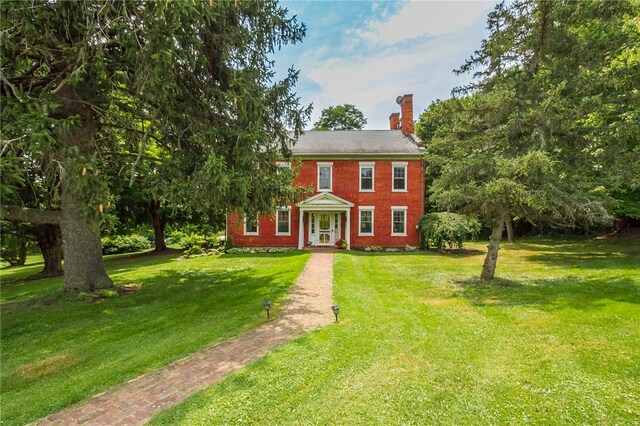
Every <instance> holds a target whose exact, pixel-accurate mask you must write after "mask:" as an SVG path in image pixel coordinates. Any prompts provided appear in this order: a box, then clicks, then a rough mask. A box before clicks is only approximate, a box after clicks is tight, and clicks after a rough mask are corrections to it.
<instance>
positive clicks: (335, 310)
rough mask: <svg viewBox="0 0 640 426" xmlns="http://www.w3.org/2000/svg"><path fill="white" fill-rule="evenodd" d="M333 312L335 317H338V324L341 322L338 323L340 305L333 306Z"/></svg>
mask: <svg viewBox="0 0 640 426" xmlns="http://www.w3.org/2000/svg"><path fill="white" fill-rule="evenodd" d="M331 310H332V311H333V315H335V316H336V322H340V321H338V312H340V306H338V305H333V306H332V307H331Z"/></svg>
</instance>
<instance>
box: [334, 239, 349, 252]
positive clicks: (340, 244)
mask: <svg viewBox="0 0 640 426" xmlns="http://www.w3.org/2000/svg"><path fill="white" fill-rule="evenodd" d="M336 248H339V249H343V250H346V249H348V248H349V243H348V242H347V240H345V239H341V240H338V241H337V242H336Z"/></svg>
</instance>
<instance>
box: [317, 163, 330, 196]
mask: <svg viewBox="0 0 640 426" xmlns="http://www.w3.org/2000/svg"><path fill="white" fill-rule="evenodd" d="M332 185H333V163H318V191H331V190H332Z"/></svg>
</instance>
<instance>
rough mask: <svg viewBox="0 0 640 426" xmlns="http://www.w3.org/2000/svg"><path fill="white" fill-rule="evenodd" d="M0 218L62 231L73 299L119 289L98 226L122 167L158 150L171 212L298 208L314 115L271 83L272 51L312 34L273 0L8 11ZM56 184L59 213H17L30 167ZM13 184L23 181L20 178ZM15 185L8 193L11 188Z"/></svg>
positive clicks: (24, 6)
mask: <svg viewBox="0 0 640 426" xmlns="http://www.w3.org/2000/svg"><path fill="white" fill-rule="evenodd" d="M0 11H1V20H0V24H1V26H2V34H3V36H2V40H1V48H2V57H3V60H2V82H1V83H2V84H1V86H0V89H1V94H2V105H3V108H2V116H1V117H0V118H1V122H2V135H1V136H2V145H3V146H2V162H1V164H2V173H3V200H2V217H3V218H4V219H9V220H14V221H26V222H31V223H41V224H43V223H44V224H59V225H60V227H61V230H62V236H63V239H64V245H65V277H64V285H63V288H64V289H65V290H82V291H90V290H94V289H98V288H105V287H110V286H112V285H113V283H112V281H111V279H110V278H109V277H108V275H107V274H106V272H105V269H104V265H103V262H102V257H101V243H100V222H101V220H102V221H103V220H104V217H105V216H104V214H105V212H106V210H107V209H108V207H109V206H110V205H111V201H112V200H113V198H112V195H111V191H110V188H111V186H112V185H111V182H110V180H109V176H110V175H112V173H105V171H106V169H111V168H114V167H115V168H118V169H122V168H130V169H131V170H132V173H135V172H136V169H137V167H138V166H139V165H140V163H142V162H144V161H146V158H145V155H144V153H145V151H146V148H147V146H148V145H149V143H150V141H151V140H153V141H154V143H156V144H157V145H158V146H159V147H160V148H161V149H162V150H163V153H164V156H163V158H162V161H163V168H162V175H161V176H160V175H158V176H157V177H156V178H155V179H154V186H153V191H154V194H155V195H157V197H156V199H159V200H160V201H162V202H163V203H167V204H172V205H188V206H192V207H194V208H201V209H212V210H215V211H219V210H225V209H229V208H237V209H240V210H242V209H247V210H254V211H255V210H271V209H272V208H274V207H275V205H277V204H280V203H281V202H282V201H283V200H285V199H289V198H290V197H291V196H292V192H291V190H290V187H289V182H290V180H289V181H287V180H288V179H290V176H288V175H286V174H278V173H277V168H276V167H275V165H274V161H275V160H276V159H281V158H285V159H286V158H287V157H288V156H290V146H291V143H292V139H291V137H290V133H289V132H290V131H293V134H294V136H296V135H298V134H299V132H300V131H301V130H302V128H303V125H304V123H305V121H306V120H307V119H308V116H309V109H308V108H305V107H301V106H300V104H299V100H298V98H297V97H296V96H295V94H294V93H293V91H292V90H293V87H294V85H295V82H296V80H297V72H296V71H294V70H293V69H292V70H290V71H289V74H288V76H287V77H286V78H285V79H284V80H282V81H275V82H274V70H273V62H272V61H270V60H269V58H268V56H267V55H268V54H269V53H270V52H273V51H274V49H277V48H278V49H279V48H280V47H282V46H283V45H286V44H289V43H296V42H299V41H300V40H301V39H302V38H303V36H304V34H305V28H304V25H301V24H298V23H297V22H296V20H295V17H294V18H291V17H289V16H288V12H287V10H286V9H283V8H281V7H280V6H278V4H277V2H275V1H269V0H265V1H255V2H235V1H234V2H227V1H224V2H219V1H216V2H212V1H209V2H172V3H168V2H123V1H115V0H108V1H92V2H91V1H90V2H66V1H51V2H2V3H1V4H0ZM38 156H42V157H44V158H47V159H49V164H51V167H50V168H48V169H47V170H45V173H44V174H43V179H44V180H46V181H47V182H48V185H54V182H55V185H57V186H58V189H59V194H60V209H59V210H44V209H36V208H25V207H23V206H22V205H20V204H18V205H11V204H10V203H11V201H12V200H11V199H8V198H5V197H4V195H5V194H7V195H10V194H17V193H19V188H20V187H21V186H23V185H29V184H30V183H31V182H29V180H24V179H22V178H21V177H22V176H24V173H21V171H20V170H24V169H25V168H26V167H28V164H29V163H30V162H31V161H32V159H33V158H36V157H38ZM12 178H13V179H12ZM4 189H6V190H7V191H6V192H5V191H4Z"/></svg>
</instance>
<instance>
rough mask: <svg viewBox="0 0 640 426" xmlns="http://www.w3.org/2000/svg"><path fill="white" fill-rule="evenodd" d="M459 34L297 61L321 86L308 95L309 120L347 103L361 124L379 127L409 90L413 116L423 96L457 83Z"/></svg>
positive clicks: (461, 53) (462, 51)
mask: <svg viewBox="0 0 640 426" xmlns="http://www.w3.org/2000/svg"><path fill="white" fill-rule="evenodd" d="M459 38H460V37H453V39H454V40H448V41H444V40H425V41H422V42H420V43H416V44H414V45H413V46H412V47H411V49H406V50H393V51H388V50H387V51H384V52H380V54H378V55H374V56H366V57H359V58H353V57H352V58H350V60H345V58H334V59H330V60H324V61H317V62H316V61H313V62H307V63H306V64H301V68H302V69H303V70H304V73H303V76H304V77H303V78H305V79H308V80H310V81H312V82H313V83H315V84H316V85H317V86H318V87H321V88H322V90H321V92H319V93H314V95H313V103H314V114H313V116H314V117H313V120H314V121H315V120H316V119H317V118H318V117H319V114H320V112H321V110H322V109H323V108H326V107H328V106H330V105H338V104H343V103H351V104H354V105H356V107H358V108H359V109H360V110H361V111H362V112H363V113H364V115H365V117H367V119H368V124H367V126H366V128H368V129H385V128H387V126H388V117H389V114H391V113H392V112H395V111H396V110H397V109H398V108H399V107H398V106H397V105H396V104H395V98H396V97H397V96H398V95H403V94H405V93H413V94H414V118H415V119H417V118H418V115H419V114H420V113H421V112H422V111H423V110H424V108H426V106H427V103H428V102H429V101H431V100H433V99H435V97H442V98H446V97H448V96H449V92H450V90H451V89H452V88H453V87H454V86H455V85H456V84H461V83H463V82H462V81H460V80H459V79H458V80H457V83H456V79H455V76H453V75H452V73H451V70H452V69H453V68H455V67H457V66H459V65H460V58H463V57H466V56H467V55H468V54H470V53H471V52H470V51H469V52H468V51H467V49H468V46H466V45H465V44H464V43H460V42H459V41H460V40H459ZM307 59H310V58H307ZM305 62H306V61H305ZM312 123H313V122H312ZM312 123H311V124H312Z"/></svg>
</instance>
